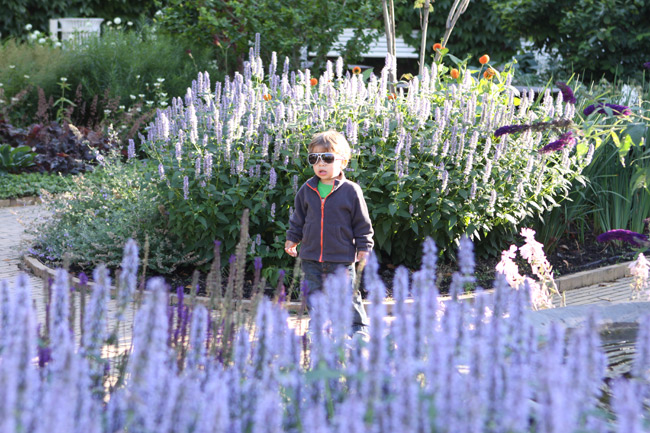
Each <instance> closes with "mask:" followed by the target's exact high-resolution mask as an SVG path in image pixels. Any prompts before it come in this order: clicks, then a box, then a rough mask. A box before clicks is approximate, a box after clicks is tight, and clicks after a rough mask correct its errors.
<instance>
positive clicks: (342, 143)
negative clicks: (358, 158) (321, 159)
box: [308, 129, 352, 161]
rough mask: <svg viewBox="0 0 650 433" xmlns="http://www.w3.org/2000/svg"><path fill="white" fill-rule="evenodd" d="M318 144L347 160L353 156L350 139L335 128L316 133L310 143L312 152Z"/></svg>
mask: <svg viewBox="0 0 650 433" xmlns="http://www.w3.org/2000/svg"><path fill="white" fill-rule="evenodd" d="M316 146H320V147H324V148H325V150H327V151H328V152H333V153H336V154H338V155H340V156H342V157H343V159H345V160H346V161H349V160H350V157H351V156H352V151H351V150H350V143H348V140H346V139H345V136H344V135H343V134H341V133H340V132H338V131H334V130H333V129H330V130H327V131H324V132H319V133H318V134H316V135H314V136H313V137H312V139H311V142H310V143H309V147H308V149H309V152H312V151H313V149H314V148H315V147H316Z"/></svg>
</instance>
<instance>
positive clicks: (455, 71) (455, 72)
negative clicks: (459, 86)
mask: <svg viewBox="0 0 650 433" xmlns="http://www.w3.org/2000/svg"><path fill="white" fill-rule="evenodd" d="M449 75H451V78H453V79H454V80H457V79H458V77H460V71H459V70H458V69H456V68H454V69H452V70H451V71H450V72H449Z"/></svg>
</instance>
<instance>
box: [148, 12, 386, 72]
mask: <svg viewBox="0 0 650 433" xmlns="http://www.w3.org/2000/svg"><path fill="white" fill-rule="evenodd" d="M159 4H160V5H161V6H162V5H164V6H165V7H163V8H162V9H161V13H160V14H156V22H157V23H159V24H160V26H161V30H163V31H166V32H167V33H169V34H171V35H174V37H181V38H183V39H185V40H187V41H189V42H191V45H192V46H197V44H198V45H199V46H204V47H210V48H211V49H213V50H214V54H215V56H216V58H217V61H218V62H219V67H220V69H221V70H222V71H225V73H227V74H232V73H234V71H240V72H241V70H242V69H241V67H242V62H243V61H244V60H245V59H246V58H247V56H248V50H249V47H250V45H251V44H252V42H253V41H254V40H255V34H256V33H259V34H261V35H262V36H263V38H264V41H265V44H264V46H261V47H260V50H261V52H260V55H261V56H262V58H264V59H266V60H269V59H270V58H271V53H272V52H273V51H275V52H277V53H278V54H279V56H280V58H282V59H283V58H284V57H285V56H287V57H289V59H290V60H291V66H292V67H299V66H300V62H301V59H300V56H301V49H302V48H304V47H309V51H312V52H314V53H316V54H315V56H314V61H315V62H316V68H317V69H320V68H322V67H323V66H324V59H325V54H326V53H327V52H328V51H329V49H330V47H331V46H332V44H333V43H334V42H335V41H336V39H337V37H338V36H339V35H340V34H341V32H342V31H343V29H344V28H355V29H365V28H368V27H373V26H374V25H373V24H372V23H373V22H376V23H379V22H380V17H381V6H379V5H377V3H375V2H372V1H369V0H348V1H345V2H339V1H332V0H304V1H301V2H295V4H294V3H292V2H286V1H282V0H255V1H252V0H194V1H186V0H170V1H166V2H164V3H163V2H159ZM371 39H372V35H366V36H364V35H363V34H362V33H361V32H358V33H357V35H356V37H355V38H354V39H353V40H352V41H350V43H349V44H348V46H347V48H346V55H348V56H349V58H355V57H357V56H358V54H359V53H361V52H362V51H363V50H364V49H365V48H366V47H367V44H368V43H369V41H370V40H371Z"/></svg>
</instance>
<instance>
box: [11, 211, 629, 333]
mask: <svg viewBox="0 0 650 433" xmlns="http://www.w3.org/2000/svg"><path fill="white" fill-rule="evenodd" d="M45 215H46V212H45V210H44V208H43V206H39V205H35V206H23V207H5V208H0V280H2V279H8V280H9V284H10V287H13V280H14V279H15V277H16V275H17V274H18V272H20V271H21V270H20V264H21V259H20V257H21V255H22V253H23V252H24V251H25V250H26V249H27V241H28V239H29V235H28V234H27V233H26V229H28V228H29V227H32V226H33V225H34V224H35V223H36V224H38V219H39V218H43V217H44V216H45ZM30 282H31V287H32V290H33V292H32V298H33V299H34V302H35V305H36V309H37V314H38V316H39V317H38V318H39V321H40V322H43V321H44V320H45V304H46V300H45V296H46V293H45V290H44V288H43V281H42V280H41V279H40V278H37V277H34V276H30ZM630 283H631V278H629V277H628V278H621V279H618V280H616V281H612V282H607V283H597V284H594V285H590V286H586V287H582V288H578V289H573V290H568V291H566V302H567V305H586V304H608V303H622V302H628V301H630V295H631V290H630ZM112 310H114V305H113V303H111V304H110V305H109V311H112ZM129 313H130V314H129V317H128V319H127V320H132V311H130V312H129ZM77 320H78V319H77ZM304 325H305V324H304V322H303V323H298V322H297V321H296V320H295V319H294V320H292V323H290V326H292V327H299V328H300V329H302V330H304V328H305V326H304ZM109 326H111V325H110V324H109ZM76 328H77V335H78V328H79V325H78V323H77V326H76ZM129 344H130V340H129V339H128V338H124V340H123V341H121V344H120V346H124V345H126V346H128V345H129Z"/></svg>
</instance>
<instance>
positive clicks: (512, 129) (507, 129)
mask: <svg viewBox="0 0 650 433" xmlns="http://www.w3.org/2000/svg"><path fill="white" fill-rule="evenodd" d="M529 129H530V125H506V126H502V127H500V128H498V129H497V130H496V131H494V136H495V137H501V136H502V135H506V134H516V133H518V132H523V131H527V130H529Z"/></svg>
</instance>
